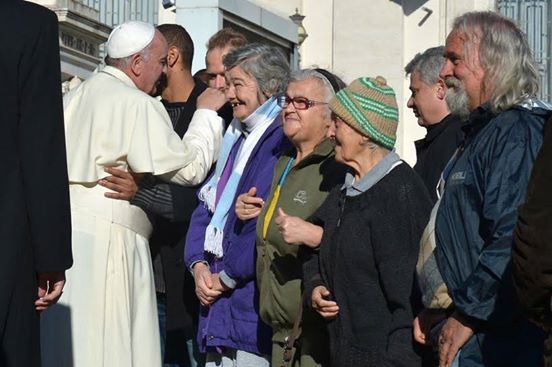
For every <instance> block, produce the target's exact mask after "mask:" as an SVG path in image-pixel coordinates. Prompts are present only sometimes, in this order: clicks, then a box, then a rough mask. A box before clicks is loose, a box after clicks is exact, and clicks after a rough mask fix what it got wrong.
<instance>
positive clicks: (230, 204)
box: [184, 44, 289, 367]
mask: <svg viewBox="0 0 552 367" xmlns="http://www.w3.org/2000/svg"><path fill="white" fill-rule="evenodd" d="M224 66H225V68H226V83H227V87H226V96H227V98H228V100H229V102H230V103H231V104H232V107H233V113H234V120H233V121H232V123H231V124H230V126H229V127H228V129H227V131H226V133H225V135H224V138H223V143H222V147H221V151H220V154H219V157H218V161H217V165H216V169H215V172H214V173H213V175H212V176H211V177H210V179H209V180H208V181H207V182H206V184H205V185H204V186H203V187H202V188H201V189H200V191H199V195H198V196H199V199H200V204H199V206H198V207H197V208H196V210H195V211H194V213H193V215H192V218H191V222H190V227H189V230H188V235H187V238H186V247H185V254H184V256H185V262H186V265H187V266H188V267H190V269H191V270H192V272H193V274H194V279H195V283H196V294H197V297H198V298H199V300H200V303H201V305H202V307H201V314H200V320H199V327H198V342H199V345H200V349H201V350H202V351H204V352H205V351H206V352H207V366H259V367H262V366H268V365H269V361H268V357H267V355H268V354H270V335H271V334H270V328H269V327H268V326H267V325H265V324H264V323H263V322H262V321H261V320H260V318H259V309H258V304H259V300H258V294H257V292H256V286H255V224H256V221H255V220H250V221H245V222H244V221H242V220H240V219H238V217H237V216H236V214H235V211H234V206H235V201H236V197H237V195H238V194H241V193H243V192H246V191H247V190H248V189H249V188H250V187H256V188H257V195H259V196H260V197H261V198H266V196H267V194H268V192H269V190H270V180H271V178H272V173H273V171H274V166H275V165H276V162H277V160H278V158H279V157H280V156H281V155H282V153H283V152H284V151H286V150H287V149H288V148H289V141H288V140H287V139H286V137H285V136H284V135H283V133H282V128H281V124H282V122H281V117H280V113H281V110H282V109H281V108H280V106H279V105H278V103H277V98H276V97H277V95H279V94H281V93H283V92H284V91H285V88H286V85H287V83H288V81H289V65H288V63H287V61H286V58H285V57H284V55H283V54H282V52H281V51H279V50H278V49H277V48H274V47H270V46H266V45H262V44H250V45H247V46H244V47H241V48H238V49H235V50H233V51H231V52H230V53H229V54H228V55H226V57H225V58H224Z"/></svg>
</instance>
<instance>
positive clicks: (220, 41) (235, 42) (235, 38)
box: [207, 28, 247, 51]
mask: <svg viewBox="0 0 552 367" xmlns="http://www.w3.org/2000/svg"><path fill="white" fill-rule="evenodd" d="M245 44H247V38H245V36H244V35H243V34H241V33H239V32H236V31H235V30H233V29H232V28H222V29H221V30H220V31H218V32H217V33H215V34H213V35H212V36H211V38H209V41H208V42H207V51H211V50H213V49H215V48H224V47H226V46H230V47H231V48H238V47H242V46H244V45H245Z"/></svg>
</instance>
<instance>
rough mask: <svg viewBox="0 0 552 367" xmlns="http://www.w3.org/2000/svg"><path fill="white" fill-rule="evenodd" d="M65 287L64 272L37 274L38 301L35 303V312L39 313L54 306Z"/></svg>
mask: <svg viewBox="0 0 552 367" xmlns="http://www.w3.org/2000/svg"><path fill="white" fill-rule="evenodd" d="M64 285H65V272H63V271H62V272H55V273H39V274H38V299H37V300H36V301H35V307H36V310H37V311H39V312H41V311H44V310H45V309H47V308H48V307H49V306H51V305H53V304H55V303H56V302H57V301H58V299H59V297H61V291H62V290H63V286H64Z"/></svg>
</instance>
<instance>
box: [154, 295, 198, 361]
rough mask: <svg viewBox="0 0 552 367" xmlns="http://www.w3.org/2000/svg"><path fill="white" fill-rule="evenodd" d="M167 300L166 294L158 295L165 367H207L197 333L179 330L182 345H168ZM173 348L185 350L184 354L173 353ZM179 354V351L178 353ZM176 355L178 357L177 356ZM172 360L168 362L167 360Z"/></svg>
mask: <svg viewBox="0 0 552 367" xmlns="http://www.w3.org/2000/svg"><path fill="white" fill-rule="evenodd" d="M166 306H167V299H166V296H165V294H163V293H157V317H158V318H159V334H160V336H161V358H162V359H163V362H164V363H163V367H203V366H204V365H205V361H204V359H205V357H204V356H203V355H201V354H200V353H199V349H198V348H197V343H196V341H195V333H194V332H192V331H190V332H188V333H186V332H185V331H184V330H179V331H177V332H176V333H178V334H179V335H176V338H179V339H180V340H182V344H181V345H178V346H175V345H174V344H173V345H171V344H169V345H167V339H168V338H167V328H166V323H167V310H166ZM171 348H175V349H176V348H178V349H180V348H183V349H184V348H185V349H184V350H182V352H184V353H171ZM165 352H167V355H165ZM177 352H179V351H177ZM175 355H176V356H175ZM169 358H170V359H171V360H170V361H167V359H169Z"/></svg>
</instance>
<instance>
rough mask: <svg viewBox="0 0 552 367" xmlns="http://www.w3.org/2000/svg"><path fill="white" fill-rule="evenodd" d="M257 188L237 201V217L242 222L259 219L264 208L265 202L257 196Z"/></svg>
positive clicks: (242, 195) (250, 190)
mask: <svg viewBox="0 0 552 367" xmlns="http://www.w3.org/2000/svg"><path fill="white" fill-rule="evenodd" d="M256 194H257V188H256V187H252V188H250V189H249V191H248V192H246V193H245V194H241V195H240V196H238V198H237V199H236V215H237V216H238V218H240V219H241V220H248V219H253V218H257V217H258V216H259V214H260V213H261V210H262V209H263V206H264V200H263V199H262V198H260V197H257V196H255V195H256Z"/></svg>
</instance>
